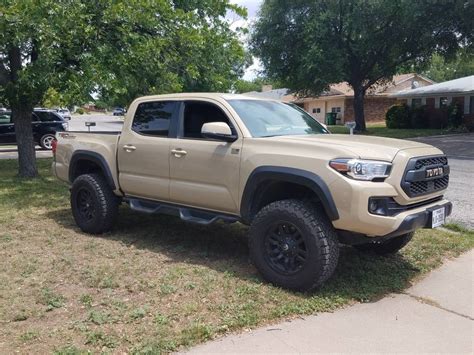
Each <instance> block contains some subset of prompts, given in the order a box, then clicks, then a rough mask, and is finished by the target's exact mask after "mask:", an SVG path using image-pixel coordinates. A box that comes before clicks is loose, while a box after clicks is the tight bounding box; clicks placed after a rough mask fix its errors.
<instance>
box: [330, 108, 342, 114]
mask: <svg viewBox="0 0 474 355" xmlns="http://www.w3.org/2000/svg"><path fill="white" fill-rule="evenodd" d="M331 112H338V113H339V112H341V108H340V107H333V108H332V109H331Z"/></svg>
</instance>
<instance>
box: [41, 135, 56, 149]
mask: <svg viewBox="0 0 474 355" xmlns="http://www.w3.org/2000/svg"><path fill="white" fill-rule="evenodd" d="M54 139H55V137H54V134H49V133H48V134H45V135H44V136H43V137H41V139H40V141H39V144H40V146H41V148H43V149H46V150H51V149H53V141H54Z"/></svg>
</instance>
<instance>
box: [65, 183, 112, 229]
mask: <svg viewBox="0 0 474 355" xmlns="http://www.w3.org/2000/svg"><path fill="white" fill-rule="evenodd" d="M118 206H119V199H118V198H117V196H115V195H114V193H113V191H112V189H111V188H110V186H109V185H108V184H107V182H106V181H105V180H104V178H103V177H102V175H99V174H85V175H81V176H79V177H78V178H77V179H76V180H74V183H73V184H72V189H71V209H72V214H73V216H74V220H75V221H76V224H77V225H78V226H79V228H81V230H82V231H84V232H86V233H92V234H100V233H104V232H108V231H109V230H110V229H112V226H113V224H114V222H115V218H116V217H117V214H118Z"/></svg>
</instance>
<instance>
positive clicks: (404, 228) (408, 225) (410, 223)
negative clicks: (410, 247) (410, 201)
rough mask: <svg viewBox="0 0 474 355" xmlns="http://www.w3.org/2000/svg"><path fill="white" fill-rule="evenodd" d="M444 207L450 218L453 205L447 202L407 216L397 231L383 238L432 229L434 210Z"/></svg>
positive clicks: (446, 214) (446, 215)
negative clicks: (421, 229) (422, 229)
mask: <svg viewBox="0 0 474 355" xmlns="http://www.w3.org/2000/svg"><path fill="white" fill-rule="evenodd" d="M442 207H444V215H445V217H448V216H449V215H450V214H451V211H452V210H453V204H452V203H451V202H445V203H442V204H438V205H436V206H432V207H430V208H427V209H426V210H424V211H421V212H417V213H413V214H410V215H408V216H406V217H405V218H404V219H403V221H402V223H401V224H400V226H399V227H398V229H397V230H395V231H393V232H391V233H389V234H386V235H384V236H383V238H386V239H390V238H393V237H398V236H399V235H402V234H406V233H410V232H413V231H415V230H417V229H420V228H431V218H432V213H433V211H434V210H437V209H439V208H442Z"/></svg>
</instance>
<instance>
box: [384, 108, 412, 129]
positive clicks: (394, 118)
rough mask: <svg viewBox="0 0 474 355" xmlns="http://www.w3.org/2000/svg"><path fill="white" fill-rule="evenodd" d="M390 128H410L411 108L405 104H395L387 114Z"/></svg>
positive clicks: (387, 122)
mask: <svg viewBox="0 0 474 355" xmlns="http://www.w3.org/2000/svg"><path fill="white" fill-rule="evenodd" d="M385 122H386V124H387V127H388V128H410V108H409V107H408V106H407V105H405V104H403V105H393V106H392V107H390V108H389V109H388V111H387V113H386V114H385Z"/></svg>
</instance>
